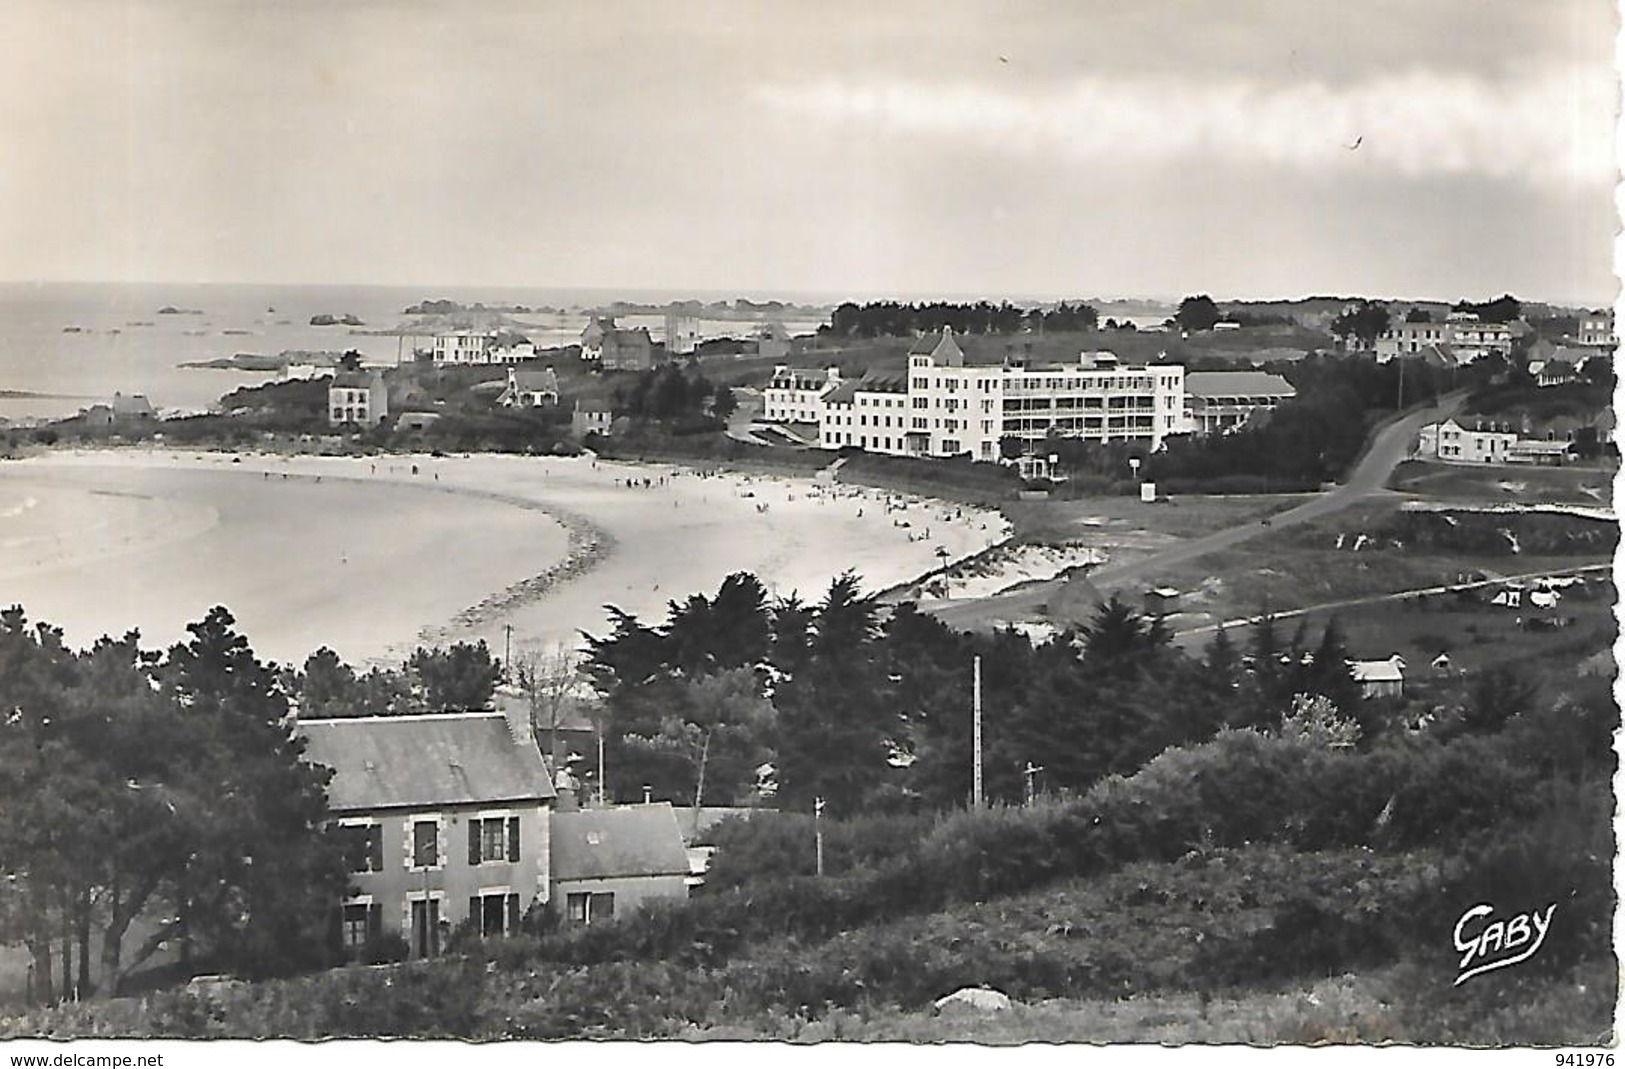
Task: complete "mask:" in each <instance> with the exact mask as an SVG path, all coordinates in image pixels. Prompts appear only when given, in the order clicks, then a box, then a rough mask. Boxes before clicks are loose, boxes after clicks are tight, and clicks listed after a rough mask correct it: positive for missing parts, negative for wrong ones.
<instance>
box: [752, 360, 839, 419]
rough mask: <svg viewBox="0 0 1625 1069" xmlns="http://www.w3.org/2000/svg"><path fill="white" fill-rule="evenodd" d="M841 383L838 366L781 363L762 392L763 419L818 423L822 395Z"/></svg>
mask: <svg viewBox="0 0 1625 1069" xmlns="http://www.w3.org/2000/svg"><path fill="white" fill-rule="evenodd" d="M840 384H841V369H840V368H836V367H828V368H825V369H823V370H822V371H819V370H816V369H813V368H798V367H791V366H790V365H789V364H780V365H778V366H777V367H775V368H774V369H773V377H772V378H771V379H769V380H768V383H767V389H766V390H765V391H763V394H762V421H763V422H764V423H817V422H818V420H819V417H820V414H821V411H822V403H823V399H824V397H825V396H826V395H827V394H829V393H830V392H831V391H832V390H834V389H835V388H836V387H837V386H839V385H840Z"/></svg>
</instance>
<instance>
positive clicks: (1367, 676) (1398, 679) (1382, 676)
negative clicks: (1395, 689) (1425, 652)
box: [1349, 658, 1405, 683]
mask: <svg viewBox="0 0 1625 1069" xmlns="http://www.w3.org/2000/svg"><path fill="white" fill-rule="evenodd" d="M1349 672H1350V673H1351V674H1353V676H1354V681H1355V682H1356V683H1403V682H1404V681H1405V666H1404V665H1402V664H1400V663H1399V662H1398V661H1395V660H1393V659H1392V658H1390V659H1389V660H1386V661H1350V662H1349Z"/></svg>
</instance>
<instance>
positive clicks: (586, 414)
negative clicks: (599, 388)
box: [570, 400, 615, 438]
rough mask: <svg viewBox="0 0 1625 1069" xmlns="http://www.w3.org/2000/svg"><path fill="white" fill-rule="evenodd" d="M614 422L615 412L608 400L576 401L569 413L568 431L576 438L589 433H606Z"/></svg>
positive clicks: (583, 436)
mask: <svg viewBox="0 0 1625 1069" xmlns="http://www.w3.org/2000/svg"><path fill="white" fill-rule="evenodd" d="M614 423H615V412H614V410H613V409H611V408H610V406H609V402H608V401H579V400H578V401H577V402H576V406H575V411H573V412H571V413H570V433H571V434H573V435H575V436H576V437H577V438H585V437H586V436H587V435H589V434H608V433H609V432H610V429H611V427H613V426H614Z"/></svg>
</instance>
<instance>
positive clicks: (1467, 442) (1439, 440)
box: [1416, 416, 1518, 464]
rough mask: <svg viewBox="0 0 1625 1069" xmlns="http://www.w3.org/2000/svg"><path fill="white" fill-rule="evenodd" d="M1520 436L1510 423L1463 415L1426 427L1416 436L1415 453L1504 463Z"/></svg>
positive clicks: (1457, 460) (1489, 462) (1439, 457)
mask: <svg viewBox="0 0 1625 1069" xmlns="http://www.w3.org/2000/svg"><path fill="white" fill-rule="evenodd" d="M1517 440H1518V435H1517V433H1516V432H1515V431H1514V430H1513V429H1512V425H1511V424H1510V423H1496V422H1493V421H1490V420H1486V419H1482V418H1479V417H1474V416H1462V417H1460V418H1459V419H1457V418H1451V419H1448V420H1445V421H1444V422H1443V423H1429V424H1428V425H1427V426H1425V427H1423V428H1422V429H1421V431H1420V432H1419V433H1418V436H1417V448H1416V455H1417V456H1419V457H1427V458H1431V459H1436V460H1448V461H1456V462H1474V463H1483V464H1491V463H1497V464H1498V463H1505V462H1506V460H1507V456H1508V454H1509V452H1510V451H1511V449H1512V445H1513V443H1514V442H1516V441H1517Z"/></svg>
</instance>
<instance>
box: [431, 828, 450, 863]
mask: <svg viewBox="0 0 1625 1069" xmlns="http://www.w3.org/2000/svg"><path fill="white" fill-rule="evenodd" d="M448 857H449V854H448V852H447V850H446V818H445V817H441V816H437V817H435V818H434V864H435V867H436V868H440V867H442V866H444V865H446V864H447V858H448Z"/></svg>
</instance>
